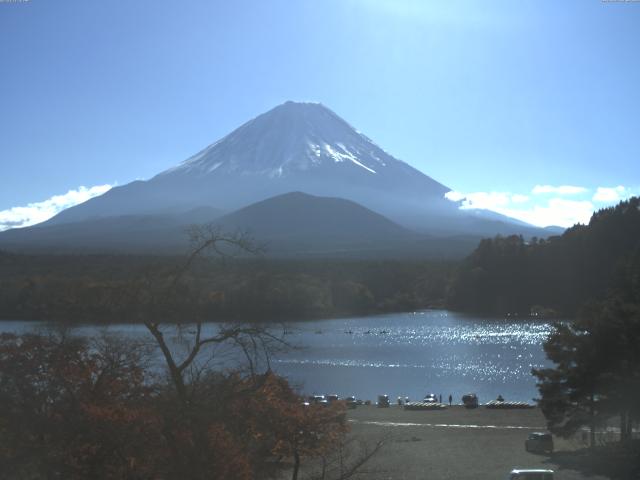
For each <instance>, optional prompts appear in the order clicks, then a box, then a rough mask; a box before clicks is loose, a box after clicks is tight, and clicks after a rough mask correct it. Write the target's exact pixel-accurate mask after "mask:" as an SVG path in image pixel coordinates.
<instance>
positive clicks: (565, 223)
mask: <svg viewBox="0 0 640 480" xmlns="http://www.w3.org/2000/svg"><path fill="white" fill-rule="evenodd" d="M536 188H537V189H538V191H541V190H544V191H545V192H548V193H551V192H553V191H556V192H557V191H562V192H564V194H569V193H568V192H572V193H571V194H574V193H573V192H575V190H574V189H578V188H580V189H582V187H571V186H568V185H564V186H562V187H551V186H549V185H547V186H544V185H542V186H540V185H538V186H536ZM536 188H534V191H535V190H536ZM552 189H553V190H552ZM582 191H583V193H584V192H587V191H588V190H587V189H586V188H584V189H582ZM445 197H446V198H448V199H449V200H452V201H456V202H458V203H459V204H460V209H462V210H474V209H483V210H490V211H493V212H496V213H500V214H502V215H506V216H508V217H511V218H515V219H518V220H522V221H523V222H527V223H530V224H532V225H536V226H538V227H548V226H559V227H570V226H572V225H575V224H576V223H583V224H585V223H588V222H589V220H590V218H591V215H592V214H593V212H594V211H595V209H596V207H595V206H594V204H593V203H592V202H591V201H590V200H589V199H583V198H579V199H567V198H563V197H560V196H552V197H550V198H549V197H548V196H545V197H542V198H540V197H539V196H534V197H529V196H528V195H523V194H519V193H511V192H497V191H493V192H473V193H462V192H457V191H452V192H449V193H447V194H446V195H445Z"/></svg>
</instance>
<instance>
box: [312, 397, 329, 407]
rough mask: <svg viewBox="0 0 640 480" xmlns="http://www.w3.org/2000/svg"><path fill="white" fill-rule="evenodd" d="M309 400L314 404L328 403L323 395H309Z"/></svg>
mask: <svg viewBox="0 0 640 480" xmlns="http://www.w3.org/2000/svg"><path fill="white" fill-rule="evenodd" d="M309 402H310V403H314V404H316V405H329V402H328V400H327V399H326V397H325V396H324V395H311V396H310V397H309Z"/></svg>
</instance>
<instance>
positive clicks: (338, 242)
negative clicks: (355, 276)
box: [0, 192, 480, 258]
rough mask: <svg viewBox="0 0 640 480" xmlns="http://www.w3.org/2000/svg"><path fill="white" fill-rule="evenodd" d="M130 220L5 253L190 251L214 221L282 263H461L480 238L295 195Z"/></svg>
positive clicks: (22, 239)
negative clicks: (196, 229) (197, 230)
mask: <svg viewBox="0 0 640 480" xmlns="http://www.w3.org/2000/svg"><path fill="white" fill-rule="evenodd" d="M217 214H218V212H217V211H214V210H207V209H200V210H195V211H191V212H190V214H186V215H169V214H163V215H123V216H117V217H115V216H114V217H102V218H93V219H88V220H82V221H78V222H70V223H62V224H53V225H51V224H43V225H40V226H37V227H32V228H28V229H15V230H10V231H7V232H3V234H1V235H0V247H2V248H5V249H10V250H18V251H26V252H40V253H44V252H53V253H80V254H84V253H138V254H140V253H156V254H157V253H160V254H163V253H164V254H175V253H183V252H185V250H186V249H187V248H188V240H189V236H188V229H189V228H190V227H191V226H192V225H193V224H199V223H210V224H213V225H216V226H219V227H221V228H222V229H223V231H226V232H231V233H233V232H243V233H246V234H247V235H248V236H249V237H251V238H252V239H253V241H254V242H255V243H256V245H259V246H264V247H265V249H266V254H267V255H269V256H276V257H313V256H323V257H348V258H372V257H376V258H392V257H394V258H397V257H407V256H411V257H421V258H435V257H438V258H460V257H462V256H464V255H466V254H468V253H469V252H471V251H472V250H473V248H474V247H475V246H476V245H477V243H478V241H479V240H480V237H459V238H447V239H441V238H438V237H431V236H428V235H424V234H418V233H416V232H413V231H411V230H408V229H406V228H404V227H401V226H400V225H397V224H396V223H394V222H392V221H391V220H389V219H387V218H385V217H384V216H382V215H380V214H378V213H375V212H373V211H371V210H369V209H367V208H365V207H363V206H361V205H359V204H357V203H355V202H352V201H350V200H344V199H341V198H328V197H316V196H312V195H307V194H305V193H301V192H292V193H287V194H284V195H278V196H276V197H272V198H269V199H267V200H263V201H261V202H257V203H255V204H252V205H249V206H247V207H244V208H242V209H240V210H237V211H235V212H233V213H230V214H228V215H224V216H218V215H217Z"/></svg>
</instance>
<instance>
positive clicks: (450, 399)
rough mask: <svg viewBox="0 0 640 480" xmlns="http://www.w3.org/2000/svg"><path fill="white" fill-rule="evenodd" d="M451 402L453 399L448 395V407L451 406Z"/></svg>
mask: <svg viewBox="0 0 640 480" xmlns="http://www.w3.org/2000/svg"><path fill="white" fill-rule="evenodd" d="M452 401H453V397H452V396H451V394H449V406H451V402H452Z"/></svg>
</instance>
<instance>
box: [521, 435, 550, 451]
mask: <svg viewBox="0 0 640 480" xmlns="http://www.w3.org/2000/svg"><path fill="white" fill-rule="evenodd" d="M524 448H525V450H526V451H527V452H533V453H552V452H553V437H552V436H551V434H550V433H543V432H534V433H530V434H529V437H528V438H527V439H526V440H525V442H524Z"/></svg>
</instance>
